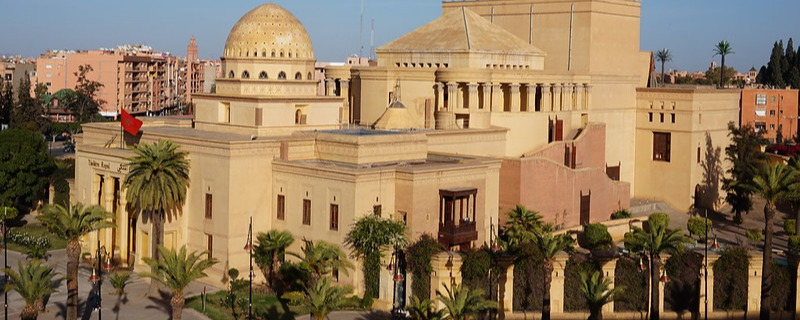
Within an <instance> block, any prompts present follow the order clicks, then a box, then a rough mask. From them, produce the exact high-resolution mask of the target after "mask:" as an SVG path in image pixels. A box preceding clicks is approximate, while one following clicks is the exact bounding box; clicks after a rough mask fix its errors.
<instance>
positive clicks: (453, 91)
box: [447, 82, 461, 112]
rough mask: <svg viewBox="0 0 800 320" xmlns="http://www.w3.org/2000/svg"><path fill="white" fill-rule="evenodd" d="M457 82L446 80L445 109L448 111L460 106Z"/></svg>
mask: <svg viewBox="0 0 800 320" xmlns="http://www.w3.org/2000/svg"><path fill="white" fill-rule="evenodd" d="M459 100H460V99H458V83H455V82H448V83H447V110H448V111H450V112H453V111H455V110H456V109H459V108H461V105H459V103H458V101H459Z"/></svg>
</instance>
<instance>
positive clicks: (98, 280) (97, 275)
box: [89, 230, 114, 320]
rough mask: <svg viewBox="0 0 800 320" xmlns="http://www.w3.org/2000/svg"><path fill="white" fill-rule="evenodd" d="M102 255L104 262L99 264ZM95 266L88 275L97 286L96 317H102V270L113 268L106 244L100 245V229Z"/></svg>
mask: <svg viewBox="0 0 800 320" xmlns="http://www.w3.org/2000/svg"><path fill="white" fill-rule="evenodd" d="M103 256H105V257H106V263H105V264H101V263H102V261H103ZM95 257H96V258H97V266H96V267H95V268H92V275H91V276H89V282H91V283H92V284H93V285H95V286H97V319H98V320H102V319H103V290H102V289H103V281H102V280H103V271H105V272H111V271H112V270H114V264H112V263H111V256H110V255H109V252H108V251H106V246H101V245H100V230H98V231H97V255H96V256H95Z"/></svg>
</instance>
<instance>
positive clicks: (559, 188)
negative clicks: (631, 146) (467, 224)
mask: <svg viewBox="0 0 800 320" xmlns="http://www.w3.org/2000/svg"><path fill="white" fill-rule="evenodd" d="M565 146H568V147H569V148H572V147H573V146H574V147H575V148H576V150H577V151H576V163H575V164H576V166H575V169H571V168H569V167H567V166H565V165H564V152H565ZM604 159H605V126H604V125H603V124H590V125H588V126H587V127H586V128H585V130H584V131H583V132H582V133H581V134H580V135H578V137H577V138H576V139H575V140H569V141H561V142H556V143H551V144H550V145H548V146H547V147H545V148H544V149H542V150H539V151H536V152H533V153H531V154H529V155H526V156H524V157H522V158H519V159H507V160H505V161H503V164H502V167H501V169H500V209H501V212H507V211H508V210H510V209H511V208H513V207H514V206H516V205H517V204H522V205H525V206H526V207H527V208H528V209H530V210H535V211H538V212H539V213H540V214H542V215H543V216H544V218H545V220H546V221H548V222H553V223H557V224H559V225H562V226H563V227H571V226H576V225H579V224H580V199H581V194H583V195H586V194H588V193H589V192H591V202H590V206H589V207H590V215H589V220H590V221H591V222H597V221H604V220H608V219H609V216H610V215H611V213H612V212H614V211H616V210H619V209H620V208H628V207H629V205H630V184H628V183H626V182H618V181H613V180H611V179H609V178H608V176H607V175H606V172H605V160H604ZM501 218H504V217H503V216H501ZM503 220H504V219H503ZM501 223H504V221H501Z"/></svg>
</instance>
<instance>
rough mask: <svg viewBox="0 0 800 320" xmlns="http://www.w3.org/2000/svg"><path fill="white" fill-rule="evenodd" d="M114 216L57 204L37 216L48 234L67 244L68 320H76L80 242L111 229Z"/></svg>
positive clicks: (79, 205) (97, 208) (97, 209)
mask: <svg viewBox="0 0 800 320" xmlns="http://www.w3.org/2000/svg"><path fill="white" fill-rule="evenodd" d="M112 219H114V215H113V214H111V213H110V212H107V211H106V210H105V209H103V207H101V206H97V205H92V206H84V205H83V204H82V203H80V202H78V203H76V204H75V205H73V206H72V207H64V206H62V205H60V204H57V205H54V206H47V207H45V208H44V213H43V214H42V215H41V216H39V221H41V222H42V224H44V225H45V226H47V229H48V230H50V232H51V233H53V234H55V235H57V236H58V237H60V238H62V239H66V240H67V320H75V319H77V318H78V263H79V259H80V255H81V243H80V240H81V238H83V237H84V236H85V235H87V234H89V233H90V232H92V231H96V230H100V229H104V228H113V227H115V225H114V223H113V222H111V221H112Z"/></svg>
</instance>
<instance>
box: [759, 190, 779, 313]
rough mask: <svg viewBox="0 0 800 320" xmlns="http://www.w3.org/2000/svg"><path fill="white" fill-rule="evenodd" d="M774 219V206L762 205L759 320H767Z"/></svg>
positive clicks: (769, 204) (770, 286)
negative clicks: (762, 248) (762, 259)
mask: <svg viewBox="0 0 800 320" xmlns="http://www.w3.org/2000/svg"><path fill="white" fill-rule="evenodd" d="M774 219H775V204H772V203H769V202H767V204H766V205H764V224H765V226H764V233H765V235H764V250H762V252H763V258H764V261H762V262H761V268H762V271H761V310H760V311H761V313H760V314H759V317H758V318H759V319H760V320H769V298H770V291H771V288H772V283H771V281H770V279H771V276H772V232H773V228H772V222H773V220H774Z"/></svg>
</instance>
